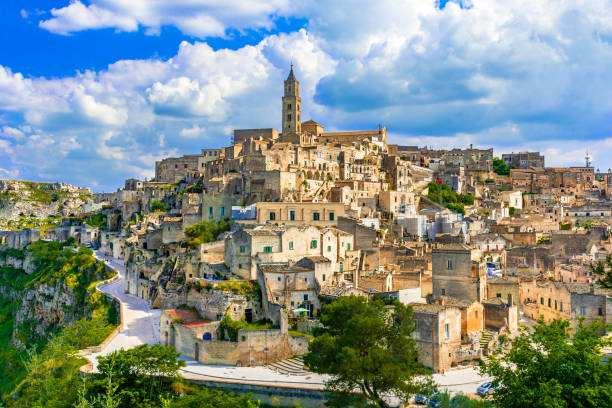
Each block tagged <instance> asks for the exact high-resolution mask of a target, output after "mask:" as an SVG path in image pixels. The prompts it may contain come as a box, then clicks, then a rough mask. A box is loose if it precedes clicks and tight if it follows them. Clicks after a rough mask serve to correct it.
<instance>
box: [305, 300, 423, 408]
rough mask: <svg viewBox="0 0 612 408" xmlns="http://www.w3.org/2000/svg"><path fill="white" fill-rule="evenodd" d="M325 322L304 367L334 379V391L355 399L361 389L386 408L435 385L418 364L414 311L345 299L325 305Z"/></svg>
mask: <svg viewBox="0 0 612 408" xmlns="http://www.w3.org/2000/svg"><path fill="white" fill-rule="evenodd" d="M321 323H323V326H324V327H323V328H322V329H318V330H316V331H315V333H314V334H315V338H314V340H313V341H312V342H311V343H310V344H309V346H308V350H309V353H308V354H307V355H306V356H305V357H304V362H305V364H306V365H307V366H308V368H309V369H310V370H312V371H314V372H316V373H320V374H328V375H330V376H331V379H330V380H329V381H328V382H327V384H326V388H327V390H328V391H329V392H331V393H335V394H338V395H341V396H344V397H347V398H352V399H355V397H356V394H354V393H353V392H354V391H356V390H358V391H360V392H361V393H362V395H363V397H364V398H365V399H366V400H367V401H368V402H369V403H371V404H374V405H375V406H378V407H381V408H386V407H388V406H389V405H388V403H387V402H386V401H385V398H386V397H389V396H391V395H393V396H396V397H399V398H400V399H401V400H402V401H408V400H409V398H410V396H412V395H414V394H416V393H418V392H419V391H420V390H421V389H423V388H424V387H426V386H431V376H430V372H429V370H427V369H426V368H425V367H424V366H423V365H422V364H420V363H419V362H417V359H418V351H417V348H416V342H415V341H414V340H413V339H412V337H411V335H412V332H413V331H414V329H415V327H416V323H415V320H414V317H413V314H412V310H411V309H410V308H409V307H406V306H404V305H402V304H400V303H395V304H394V305H393V306H388V305H386V304H385V303H384V302H383V301H382V300H374V301H370V302H367V301H366V300H365V299H364V298H362V297H355V296H344V297H340V298H338V299H336V300H334V301H333V302H331V303H329V304H327V305H324V306H323V308H322V312H321Z"/></svg>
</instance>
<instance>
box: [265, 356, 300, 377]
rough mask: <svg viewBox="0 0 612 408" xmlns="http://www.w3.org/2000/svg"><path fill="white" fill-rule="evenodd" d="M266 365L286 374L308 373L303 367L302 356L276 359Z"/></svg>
mask: <svg viewBox="0 0 612 408" xmlns="http://www.w3.org/2000/svg"><path fill="white" fill-rule="evenodd" d="M267 367H268V368H269V369H271V370H274V371H276V372H279V373H281V374H286V375H308V374H310V373H309V372H308V371H306V370H305V369H304V361H303V360H302V357H294V358H289V359H286V360H281V361H277V362H275V363H271V364H268V365H267Z"/></svg>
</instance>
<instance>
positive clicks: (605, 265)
mask: <svg viewBox="0 0 612 408" xmlns="http://www.w3.org/2000/svg"><path fill="white" fill-rule="evenodd" d="M591 270H592V271H593V273H594V274H595V275H597V276H599V284H600V285H601V286H603V287H604V288H612V255H608V256H606V260H605V261H597V262H595V263H593V264H591Z"/></svg>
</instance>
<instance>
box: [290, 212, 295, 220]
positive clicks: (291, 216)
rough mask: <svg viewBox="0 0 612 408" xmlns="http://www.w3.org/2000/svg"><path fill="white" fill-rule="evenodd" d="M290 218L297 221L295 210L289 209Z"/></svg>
mask: <svg viewBox="0 0 612 408" xmlns="http://www.w3.org/2000/svg"><path fill="white" fill-rule="evenodd" d="M289 220H291V221H295V210H291V211H289Z"/></svg>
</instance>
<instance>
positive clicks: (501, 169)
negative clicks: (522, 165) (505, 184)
mask: <svg viewBox="0 0 612 408" xmlns="http://www.w3.org/2000/svg"><path fill="white" fill-rule="evenodd" d="M493 171H494V172H495V173H496V174H499V175H500V176H508V175H510V167H509V166H508V165H507V164H506V162H505V161H503V160H502V159H500V158H499V157H495V158H494V159H493Z"/></svg>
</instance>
